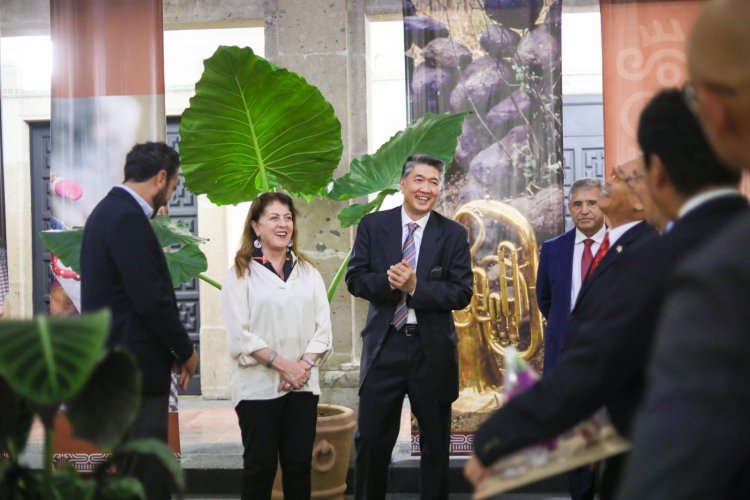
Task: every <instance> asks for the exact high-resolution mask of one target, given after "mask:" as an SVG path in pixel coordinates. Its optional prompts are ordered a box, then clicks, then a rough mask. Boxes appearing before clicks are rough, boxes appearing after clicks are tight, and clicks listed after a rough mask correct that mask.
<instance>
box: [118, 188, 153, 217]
mask: <svg viewBox="0 0 750 500" xmlns="http://www.w3.org/2000/svg"><path fill="white" fill-rule="evenodd" d="M115 187H118V188H121V189H124V190H125V191H127V192H128V193H130V196H132V197H133V199H134V200H135V201H136V202H138V205H140V207H141V210H143V213H144V214H146V217H147V218H149V219H150V218H151V214H153V213H154V209H153V208H152V207H151V205H149V204H148V202H147V201H146V200H144V199H143V197H141V195H139V194H138V193H136V192H135V191H134V190H133V188H130V187H128V186H126V185H124V184H120V185H119V186H115Z"/></svg>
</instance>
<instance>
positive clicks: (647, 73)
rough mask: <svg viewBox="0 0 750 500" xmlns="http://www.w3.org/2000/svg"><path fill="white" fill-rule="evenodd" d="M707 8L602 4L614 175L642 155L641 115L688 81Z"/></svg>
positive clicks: (608, 150) (688, 3)
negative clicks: (693, 33)
mask: <svg viewBox="0 0 750 500" xmlns="http://www.w3.org/2000/svg"><path fill="white" fill-rule="evenodd" d="M702 3H703V2H702V1H699V0H680V1H674V0H670V1H637V2H636V1H623V0H600V8H601V18H602V73H603V75H602V77H603V81H604V88H603V102H604V155H605V165H606V167H607V171H608V172H609V171H610V170H611V169H612V168H614V167H615V166H616V165H620V164H622V163H624V162H626V161H629V160H632V159H633V158H636V157H637V156H638V155H640V150H639V149H638V144H637V141H636V127H637V125H638V116H639V115H640V112H641V110H642V109H643V107H644V106H645V104H646V103H647V102H648V100H649V99H650V98H651V97H652V96H653V95H654V93H656V92H657V91H658V90H660V89H662V88H665V87H680V86H682V85H683V83H684V82H685V81H686V80H687V68H686V64H685V42H686V40H687V35H688V34H689V33H690V29H691V28H692V26H693V22H694V21H695V18H696V16H697V14H698V10H699V9H700V7H701V4H702Z"/></svg>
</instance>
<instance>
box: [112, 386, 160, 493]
mask: <svg viewBox="0 0 750 500" xmlns="http://www.w3.org/2000/svg"><path fill="white" fill-rule="evenodd" d="M168 405H169V394H164V395H163V396H145V395H144V396H142V398H141V407H140V409H139V411H138V415H136V418H135V422H133V425H132V426H131V427H130V431H128V437H127V439H128V440H134V439H141V438H156V439H158V440H160V441H163V442H164V443H166V442H167V423H168V411H169V408H168ZM119 467H120V470H121V471H122V473H123V475H128V476H134V477H135V478H137V479H138V480H139V481H140V482H141V484H142V485H143V489H144V490H145V492H146V498H148V499H149V500H169V499H171V498H172V493H171V487H172V484H171V479H170V476H169V472H168V471H167V470H166V468H164V466H163V465H162V464H161V462H160V461H159V460H157V459H156V458H154V457H153V456H151V455H128V456H127V457H125V458H124V459H123V461H122V462H121V463H120V464H119Z"/></svg>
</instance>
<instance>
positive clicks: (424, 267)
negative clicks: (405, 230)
mask: <svg viewBox="0 0 750 500" xmlns="http://www.w3.org/2000/svg"><path fill="white" fill-rule="evenodd" d="M442 234H443V230H442V227H441V224H440V220H438V215H437V214H436V213H435V212H432V213H431V215H430V218H429V220H428V221H427V227H425V228H424V233H422V242H421V243H420V245H419V258H418V259H417V279H418V280H419V279H426V278H427V277H428V276H429V273H430V269H432V263H433V261H434V260H435V255H437V249H438V240H439V239H440V237H441V236H442Z"/></svg>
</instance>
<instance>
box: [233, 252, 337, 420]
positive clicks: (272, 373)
mask: <svg viewBox="0 0 750 500" xmlns="http://www.w3.org/2000/svg"><path fill="white" fill-rule="evenodd" d="M221 303H222V306H223V308H224V321H225V323H226V330H227V344H228V347H229V355H230V356H231V358H232V360H233V364H232V374H231V379H230V391H231V395H232V402H233V404H234V405H235V406H236V405H237V404H238V403H239V402H240V401H242V400H253V399H274V398H278V397H281V396H283V395H284V394H286V392H278V391H277V390H276V389H277V388H278V386H279V383H280V382H281V375H280V374H279V372H278V371H276V370H275V369H272V368H267V367H266V366H265V365H263V364H259V363H258V361H256V360H255V358H253V357H252V356H251V355H250V354H251V353H253V352H255V351H257V350H260V349H263V348H265V347H268V348H270V349H271V350H273V351H276V352H278V354H279V356H283V357H285V358H287V359H292V360H296V359H299V358H300V356H302V354H304V353H306V352H309V353H317V354H320V355H321V357H320V358H319V363H318V364H320V362H322V361H323V360H324V358H325V357H328V355H329V354H330V353H331V351H332V347H331V337H332V335H331V310H330V307H329V304H328V298H327V297H326V288H325V284H324V283H323V278H322V277H321V276H320V273H319V272H318V271H317V269H315V268H314V267H313V266H311V265H310V264H304V263H302V262H299V261H298V262H297V263H296V265H295V266H294V268H293V269H292V272H291V274H290V275H289V277H288V278H287V281H283V280H282V279H281V278H279V277H278V276H277V275H276V274H275V273H274V272H273V271H271V270H270V269H268V268H266V267H265V266H263V265H262V264H260V263H258V262H256V261H254V260H253V261H251V263H250V272H249V273H247V272H246V273H245V276H243V277H242V278H237V274H236V273H235V270H234V266H232V267H231V268H230V269H229V271H228V272H227V276H226V278H224V282H223V284H222V290H221ZM302 391H311V392H312V393H313V394H320V379H319V374H318V367H313V368H312V370H311V374H310V380H309V381H308V382H307V384H305V387H304V388H303V389H302Z"/></svg>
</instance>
